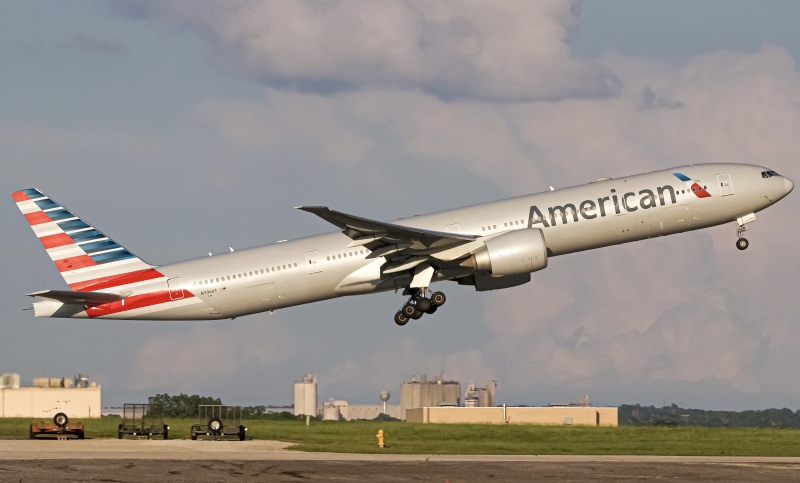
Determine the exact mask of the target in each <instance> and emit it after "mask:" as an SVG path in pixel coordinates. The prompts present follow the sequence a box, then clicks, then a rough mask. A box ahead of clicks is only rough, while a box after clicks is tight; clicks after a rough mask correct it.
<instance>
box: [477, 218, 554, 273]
mask: <svg viewBox="0 0 800 483" xmlns="http://www.w3.org/2000/svg"><path fill="white" fill-rule="evenodd" d="M467 265H468V266H471V267H472V268H475V269H477V270H481V271H484V272H489V273H490V274H492V275H495V276H506V275H522V274H525V273H531V272H535V271H537V270H541V269H543V268H545V267H546V266H547V246H546V245H545V243H544V233H542V230H541V229H539V228H526V229H523V230H516V231H511V232H508V233H503V234H502V235H498V236H496V237H493V238H489V239H487V240H486V241H485V242H484V246H482V247H481V248H479V249H478V251H476V252H475V253H473V255H472V257H470V259H469V260H468V262H467Z"/></svg>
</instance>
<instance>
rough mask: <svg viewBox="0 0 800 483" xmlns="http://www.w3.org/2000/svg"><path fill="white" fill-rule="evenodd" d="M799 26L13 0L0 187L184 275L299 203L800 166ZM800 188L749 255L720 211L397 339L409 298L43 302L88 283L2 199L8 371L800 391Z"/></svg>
mask: <svg viewBox="0 0 800 483" xmlns="http://www.w3.org/2000/svg"><path fill="white" fill-rule="evenodd" d="M412 6H413V8H412ZM798 18H800V6H799V4H798V3H796V2H779V1H776V2H745V1H735V2H722V1H702V2H663V1H658V2H626V1H607V2H587V3H585V4H582V5H581V4H580V3H577V2H555V1H553V2H546V3H542V2H536V3H527V2H508V3H505V4H504V9H503V10H502V11H501V10H498V9H497V8H496V6H492V5H485V6H484V5H482V4H479V3H471V2H441V3H437V4H431V3H427V2H420V3H414V2H411V3H405V2H381V3H374V2H356V1H354V2H324V3H306V2H265V3H257V2H256V3H248V2H225V3H215V2H202V3H200V2H177V1H174V2H55V1H31V2H4V3H2V4H0V66H1V67H0V83H1V85H2V87H3V88H2V89H0V106H2V109H0V150H1V151H0V154H2V156H0V159H1V160H2V161H0V162H2V167H3V171H2V172H3V175H2V177H0V185H2V187H3V188H4V190H5V192H6V193H10V192H11V191H14V190H16V189H20V188H25V187H30V186H35V187H38V188H39V189H41V190H42V191H44V192H45V193H47V194H49V195H50V196H52V197H53V198H55V199H56V200H58V201H59V202H61V203H63V204H64V205H66V206H67V207H69V208H70V209H71V210H73V211H74V212H76V213H78V214H79V215H80V216H82V217H83V218H85V219H87V220H88V221H89V222H91V223H93V224H95V225H96V226H97V227H99V228H100V229H101V230H103V231H104V232H106V233H108V234H110V235H111V236H112V237H114V239H116V240H117V241H119V242H120V243H122V244H124V245H125V246H126V247H128V248H129V249H131V250H132V251H134V252H135V253H137V255H139V256H141V257H142V258H144V259H145V260H147V261H149V262H151V263H157V264H160V263H168V262H172V261H178V260H184V259H187V258H195V257H201V256H205V255H206V254H207V253H208V252H215V253H220V252H223V251H227V249H228V248H227V247H229V246H233V247H235V248H244V247H248V246H255V245H260V244H264V243H270V242H273V241H277V240H281V239H286V238H295V237H300V236H306V235H311V234H316V233H323V232H328V231H332V230H331V227H329V226H328V225H326V224H325V223H324V222H322V221H321V220H319V219H316V218H315V217H312V216H310V215H308V214H305V213H301V212H298V211H296V210H293V209H292V207H294V206H298V205H301V204H306V205H309V204H325V205H329V206H332V207H335V208H337V209H340V210H343V211H346V212H352V213H357V214H360V215H362V216H366V217H371V218H376V219H387V220H388V219H394V218H398V217H402V216H407V215H412V214H416V213H424V212H429V211H438V210H442V209H448V208H453V207H458V206H463V205H468V204H472V203H480V202H484V201H489V200H495V199H500V198H504V197H508V196H515V195H520V194H526V193H532V192H537V191H542V190H547V189H548V186H549V185H553V186H568V185H573V184H580V183H583V182H586V181H587V180H590V179H594V178H597V177H600V176H622V175H626V174H633V173H638V172H644V171H649V170H652V169H660V168H667V167H670V166H674V165H680V164H687V163H691V162H714V161H717V162H742V163H756V164H764V165H768V166H770V167H772V168H773V169H775V170H776V171H778V172H780V173H783V174H786V175H788V176H789V177H792V178H794V179H795V180H796V179H797V178H799V177H800V176H798V169H797V167H798V165H799V164H798V153H800V136H798V133H800V74H799V73H798V68H797V61H798V57H800V37H799V36H800V31H798V30H797V28H796V20H797V19H798ZM670 106H672V107H670ZM797 204H798V202H797V201H795V196H790V197H788V198H787V199H786V200H784V201H782V202H781V203H780V204H779V205H777V206H775V207H773V208H771V209H770V210H768V211H766V212H764V213H763V215H759V220H758V222H756V223H755V227H754V230H755V231H754V233H753V235H751V236H750V240H751V248H750V249H748V251H747V252H744V253H739V252H738V250H735V248H734V245H733V242H734V240H735V238H734V233H735V230H734V227H733V226H722V227H717V228H713V229H710V230H705V231H703V232H698V233H690V234H684V235H678V236H674V237H669V238H667V239H659V240H648V241H644V242H640V243H637V244H633V245H626V246H619V247H612V248H607V249H602V250H596V251H593V252H588V253H581V254H575V255H571V256H569V257H559V258H556V259H553V260H551V263H550V265H549V267H548V268H547V269H546V270H544V271H542V272H539V273H536V274H534V280H533V281H532V282H531V283H530V284H528V285H525V286H522V287H518V288H514V289H509V290H505V291H501V292H496V293H490V294H485V293H480V294H479V293H476V292H474V291H470V290H469V287H461V286H451V285H450V284H447V285H443V286H442V287H440V288H441V289H442V290H445V291H446V292H447V294H448V304H447V306H446V307H445V308H443V310H442V311H440V312H437V314H436V316H435V317H432V318H430V319H427V318H426V319H423V320H422V321H421V322H420V323H417V324H409V325H408V326H406V327H404V328H398V327H396V326H395V325H394V324H393V322H392V321H391V316H392V314H393V313H394V311H395V310H396V309H397V307H398V306H399V305H400V304H401V303H402V300H401V298H400V297H399V296H398V295H395V294H379V295H375V296H371V297H356V298H346V299H340V300H335V301H329V302H323V303H320V304H313V305H309V306H304V307H297V308H291V309H287V310H282V311H277V312H275V313H274V314H272V315H269V314H259V315H254V316H249V317H245V318H241V319H237V320H235V321H218V322H200V323H189V322H183V323H167V322H112V321H67V320H42V319H35V318H33V317H32V314H31V312H28V311H24V310H23V309H25V308H27V307H29V299H28V298H27V297H25V296H24V294H26V293H30V292H33V291H37V290H43V289H47V288H52V289H58V288H63V286H64V285H63V282H62V280H61V278H60V277H59V276H58V274H57V272H56V271H55V270H54V268H53V267H52V265H51V264H50V262H49V261H48V260H47V257H46V256H45V254H44V253H42V250H41V247H40V246H39V245H38V244H37V243H36V241H35V239H34V237H33V235H32V234H31V233H30V230H29V228H28V227H27V226H26V225H25V223H24V220H23V219H22V217H21V216H20V215H19V213H18V212H17V210H16V207H15V206H14V205H13V203H12V202H11V199H10V198H8V199H7V202H6V203H2V204H0V216H2V219H3V223H4V226H6V227H7V229H6V230H4V235H3V237H2V238H0V244H1V246H2V249H3V253H4V256H3V257H2V259H0V270H2V273H3V274H4V275H5V276H4V282H3V289H4V290H3V291H2V294H0V303H1V304H2V307H3V308H4V309H5V317H4V318H3V325H2V327H3V329H2V331H3V336H2V337H0V371H2V372H6V371H8V372H19V373H21V375H22V377H23V379H26V380H30V379H31V378H33V377H35V376H39V375H49V376H64V375H70V374H72V373H77V372H84V373H89V374H90V375H91V376H92V377H93V378H94V379H95V380H97V381H98V382H100V383H101V384H103V388H104V403H107V404H119V403H123V402H135V401H139V400H141V399H142V398H144V397H146V396H148V395H153V394H155V393H162V392H169V393H178V392H186V393H190V394H194V393H198V394H204V395H212V396H217V397H222V398H223V400H224V401H225V402H230V403H242V404H271V403H274V404H288V403H291V398H292V392H291V384H292V382H293V381H294V380H296V379H298V378H299V377H301V376H302V374H304V373H314V374H317V375H318V376H319V380H320V396H321V398H322V399H327V398H328V397H336V398H340V399H347V400H349V401H351V403H371V402H375V401H377V400H378V399H377V394H378V392H379V390H380V389H382V388H388V389H389V390H391V391H392V392H393V393H396V392H397V391H398V387H399V383H400V381H401V380H403V379H406V378H409V377H411V376H412V375H414V374H422V373H428V374H431V375H433V374H436V373H439V372H445V373H446V374H447V375H448V377H452V378H456V379H458V380H460V381H461V382H462V384H466V383H468V382H469V381H470V380H474V381H476V382H477V383H478V384H482V383H483V382H484V381H486V380H488V379H496V380H498V382H499V389H498V401H499V402H506V403H508V404H547V403H549V402H552V401H565V400H571V399H576V398H577V397H579V396H581V395H583V394H587V393H588V394H589V395H590V396H591V397H592V398H593V399H594V400H595V401H596V402H597V403H599V404H620V403H643V404H661V403H663V402H666V403H670V402H679V403H682V404H683V405H686V406H693V407H707V408H732V409H742V408H760V407H773V406H779V407H780V406H788V407H792V408H795V403H794V401H796V400H797V399H798V396H800V393H798V391H799V390H798V388H797V387H795V386H794V385H791V384H787V383H786V381H787V380H791V378H792V376H793V373H792V368H793V367H797V366H798V363H800V355H798V354H797V351H796V350H795V347H797V344H798V343H800V328H798V327H797V324H796V321H797V314H798V313H799V312H800V302H799V301H798V300H797V298H796V296H795V294H794V291H795V289H796V287H797V286H798V282H800V280H798V275H797V274H798V273H799V272H800V271H798V268H800V255H798V254H797V253H796V250H795V249H794V245H793V240H795V239H796V236H797V235H800V233H798V231H800V230H799V229H798V228H797V227H796V226H794V225H791V224H786V223H784V222H783V220H785V219H787V218H789V217H791V216H792V214H793V213H796V210H797V208H798V206H797ZM698 267H700V268H701V270H700V271H702V273H704V276H702V277H692V278H688V279H687V276H686V274H687V273H696V272H697V271H698ZM653 273H658V274H659V277H656V278H654V277H652V274H653ZM587 280H602V281H603V282H604V283H603V284H589V283H587ZM642 281H646V282H644V283H643V282H642ZM623 293H630V294H631V295H630V296H622V295H621V294H623ZM34 348H35V349H34ZM76 348H80V349H79V350H78V349H76ZM795 409H796V408H795Z"/></svg>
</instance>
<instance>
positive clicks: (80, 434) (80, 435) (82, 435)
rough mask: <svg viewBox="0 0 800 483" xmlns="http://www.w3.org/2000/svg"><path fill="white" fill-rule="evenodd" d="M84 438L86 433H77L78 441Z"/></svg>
mask: <svg viewBox="0 0 800 483" xmlns="http://www.w3.org/2000/svg"><path fill="white" fill-rule="evenodd" d="M85 436H86V433H78V439H83V438H84V437H85Z"/></svg>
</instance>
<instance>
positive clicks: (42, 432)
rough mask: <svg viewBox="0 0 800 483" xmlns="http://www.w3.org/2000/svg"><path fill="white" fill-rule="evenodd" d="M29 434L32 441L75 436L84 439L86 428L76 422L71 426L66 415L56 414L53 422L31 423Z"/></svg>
mask: <svg viewBox="0 0 800 483" xmlns="http://www.w3.org/2000/svg"><path fill="white" fill-rule="evenodd" d="M29 434H30V437H31V439H36V437H37V436H55V437H57V438H62V437H63V438H66V437H68V436H75V437H76V438H78V439H83V438H84V428H83V423H82V422H80V421H76V422H73V423H71V424H70V422H69V418H68V417H67V415H66V414H64V413H56V415H55V416H53V422H50V421H40V422H38V423H31V428H30V433H29Z"/></svg>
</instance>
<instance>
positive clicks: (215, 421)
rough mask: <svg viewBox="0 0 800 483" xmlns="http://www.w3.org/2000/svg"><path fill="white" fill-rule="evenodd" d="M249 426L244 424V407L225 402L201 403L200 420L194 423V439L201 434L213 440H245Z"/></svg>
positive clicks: (192, 433)
mask: <svg viewBox="0 0 800 483" xmlns="http://www.w3.org/2000/svg"><path fill="white" fill-rule="evenodd" d="M246 435H247V428H246V427H245V426H244V425H243V424H242V407H241V406H228V405H224V404H201V405H200V406H199V418H198V422H197V423H195V424H193V425H192V430H191V437H192V440H197V438H198V437H199V436H204V437H210V438H211V439H213V440H223V439H238V440H239V441H244V438H245V436H246Z"/></svg>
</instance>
